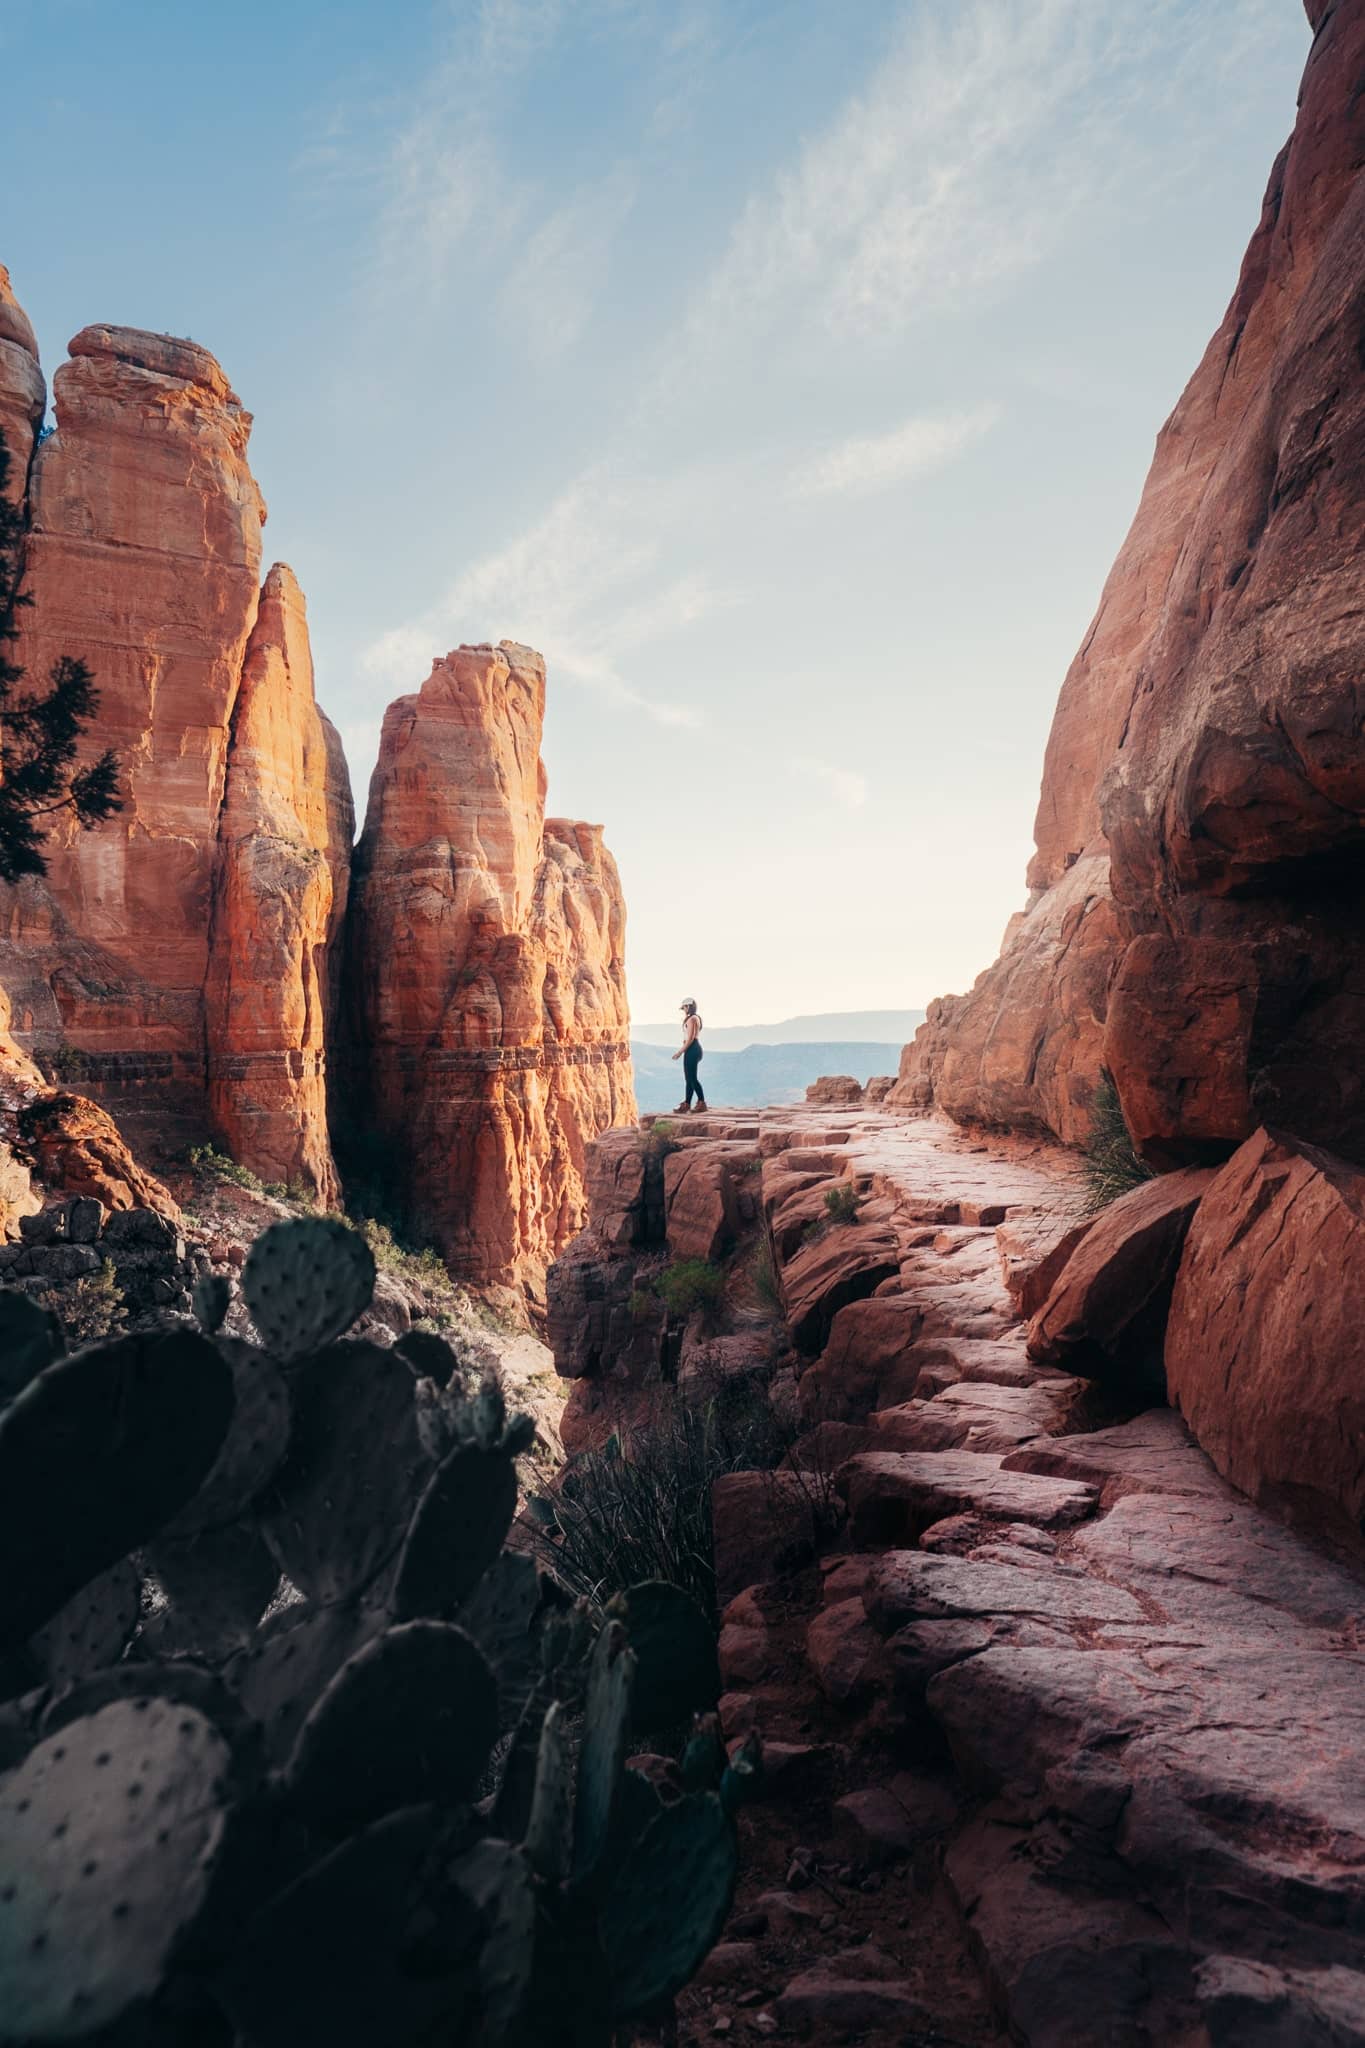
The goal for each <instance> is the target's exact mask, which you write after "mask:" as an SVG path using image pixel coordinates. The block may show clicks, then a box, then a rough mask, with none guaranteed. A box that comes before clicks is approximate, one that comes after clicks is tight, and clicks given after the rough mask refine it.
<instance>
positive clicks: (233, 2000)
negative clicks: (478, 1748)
mask: <svg viewBox="0 0 1365 2048" xmlns="http://www.w3.org/2000/svg"><path fill="white" fill-rule="evenodd" d="M466 1832H467V1830H466V1829H465V1827H464V1825H463V1824H462V1823H461V1822H459V1821H457V1820H453V1819H449V1818H447V1817H445V1816H443V1815H440V1814H438V1813H437V1812H436V1811H435V1809H434V1808H432V1807H429V1806H420V1807H409V1808H406V1809H405V1810H403V1811H402V1812H400V1813H391V1814H389V1815H388V1816H387V1818H386V1819H384V1820H381V1821H376V1822H375V1823H374V1825H373V1826H372V1827H368V1828H365V1829H364V1830H363V1831H362V1832H361V1833H360V1834H358V1835H353V1836H352V1837H351V1839H350V1840H349V1841H348V1842H343V1843H342V1844H341V1845H340V1846H339V1847H338V1848H336V1849H334V1850H333V1851H332V1852H331V1854H330V1855H328V1856H325V1857H324V1858H323V1859H322V1860H321V1862H319V1863H315V1864H313V1866H312V1867H311V1868H310V1869H308V1870H306V1871H305V1872H304V1873H303V1875H302V1876H301V1877H299V1878H296V1879H295V1881H294V1882H293V1883H292V1884H290V1885H288V1886H287V1887H286V1888H285V1890H283V1891H282V1892H280V1893H278V1894H277V1895H276V1897H275V1898H273V1899H271V1900H269V1901H268V1902H267V1903H266V1904H265V1905H264V1906H262V1907H261V1908H260V1910H259V1911H258V1912H257V1913H256V1914H255V1915H254V1916H253V1918H252V1920H251V1921H250V1922H249V1924H248V1925H247V1927H246V1929H245V1931H244V1934H243V1936H242V1938H241V1939H240V1940H239V1941H238V1942H237V1943H236V1944H235V1946H234V1952H233V1955H232V1957H231V1960H230V1962H229V1963H228V1964H227V1966H226V1967H225V1969H224V1971H223V1973H222V1976H221V1979H220V1981H219V1986H218V1988H219V1992H220V1995H221V1997H222V1999H223V2002H224V2004H225V2005H226V2006H227V2008H228V2010H229V2012H230V2013H231V2015H232V2017H233V2019H234V2020H235V2022H236V2024H237V2027H238V2029H239V2030H240V2034H241V2036H242V2037H243V2039H244V2040H245V2041H246V2042H248V2043H249V2044H250V2048H300V2044H301V2043H304V2042H316V2043H318V2044H324V2043H325V2044H326V2048H379V2044H381V2043H382V2044H383V2048H413V2044H416V2043H423V2044H427V2043H433V2044H434V2043H437V2042H455V2041H464V2040H468V2039H469V2034H468V2032H467V2030H466V2028H465V2024H464V2022H465V2019H466V2016H467V2014H468V2012H469V2008H470V2004H471V2002H472V1998H473V1992H474V1981H475V1978H474V1965H475V1953H476V1947H477V1942H478V1938H479V1934H480V1929H481V1915H480V1913H479V1910H478V1907H477V1906H476V1905H475V1903H474V1901H473V1900H472V1899H471V1898H470V1897H469V1896H468V1894H467V1893H466V1892H465V1891H463V1890H462V1889H461V1888H460V1887H459V1886H458V1885H457V1884H456V1883H455V1882H454V1881H453V1876H452V1874H451V1872H450V1863H451V1860H452V1858H453V1856H457V1855H458V1854H459V1853H460V1851H461V1850H463V1849H466V1848H467V1847H468V1846H469V1844H468V1842H467V1840H465V1839H463V1837H464V1835H465V1834H466Z"/></svg>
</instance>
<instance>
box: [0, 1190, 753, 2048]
mask: <svg viewBox="0 0 1365 2048" xmlns="http://www.w3.org/2000/svg"><path fill="white" fill-rule="evenodd" d="M374 1278H375V1266H374V1260H373V1255H372V1253H371V1252H370V1250H369V1247H368V1246H367V1245H366V1244H365V1242H364V1240H363V1239H362V1237H361V1236H360V1234H359V1233H358V1232H356V1231H354V1230H351V1229H349V1228H348V1227H346V1226H345V1225H344V1224H342V1223H341V1222H340V1220H339V1219H336V1218H327V1217H312V1218H290V1219H287V1220H285V1221H282V1222H280V1223H277V1224H275V1225H273V1226H272V1227H271V1228H270V1229H269V1230H267V1231H266V1232H265V1233H264V1234H263V1235H262V1236H261V1237H260V1238H258V1239H257V1241H256V1243H255V1244H254V1245H253V1246H252V1248H251V1251H250V1253H249V1255H248V1257H247V1260H246V1264H245V1266H244V1268H243V1271H242V1276H241V1290H242V1295H243V1298H244V1300H245V1302H246V1305H247V1307H248V1309H249V1311H250V1313H251V1316H252V1319H253V1322H254V1324H255V1326H256V1329H257V1331H258V1333H259V1335H260V1337H261V1340H262V1345H263V1347H265V1348H258V1347H256V1346H253V1345H248V1344H244V1343H242V1342H241V1341H240V1340H229V1339H222V1338H221V1337H219V1336H218V1335H217V1332H218V1331H219V1330H220V1328H221V1323H222V1312H223V1309H224V1306H225V1301H224V1292H225V1291H224V1289H223V1287H222V1286H221V1284H219V1285H211V1284H207V1283H206V1284H205V1285H203V1286H201V1287H200V1288H199V1289H197V1290H196V1302H197V1305H198V1309H199V1312H200V1314H201V1315H202V1317H203V1325H202V1327H201V1328H200V1329H198V1330H196V1329H193V1328H190V1327H185V1326H180V1327H174V1328H167V1329H165V1330H163V1331H159V1332H153V1333H149V1334H145V1335H140V1336H134V1337H123V1338H120V1339H118V1340H117V1341H115V1342H114V1343H111V1344H105V1345H103V1346H98V1347H95V1348H93V1349H90V1350H82V1351H77V1352H75V1353H73V1354H72V1355H71V1356H62V1355H58V1354H59V1353H60V1347H61V1339H60V1332H57V1331H55V1329H54V1327H53V1324H52V1319H51V1317H50V1316H48V1315H46V1314H45V1313H44V1311H43V1310H42V1308H41V1307H40V1306H39V1305H38V1304H37V1303H35V1302H33V1301H32V1300H31V1299H30V1298H29V1297H28V1296H27V1295H24V1294H22V1293H19V1292H9V1291H5V1292H2V1293H0V1367H3V1370H0V1395H7V1396H8V1397H9V1398H8V1400H7V1401H6V1402H5V1403H4V1405H0V1546H3V1547H4V1549H5V1550H6V1552H7V1554H9V1555H13V1556H17V1555H19V1554H20V1546H21V1545H22V1546H23V1548H22V1554H23V1557H24V1560H25V1563H24V1570H23V1571H22V1572H13V1573H10V1574H8V1575H6V1576H5V1578H4V1579H3V1580H2V1581H0V1655H3V1656H4V1658H5V1660H6V1671H7V1673H8V1674H9V1676H10V1678H11V1680H12V1681H14V1691H15V1696H14V1698H13V1699H12V1700H11V1701H10V1703H9V1704H8V1705H7V1707H6V1710H5V1716H4V1719H3V1726H2V1727H0V1741H2V1742H3V1762H4V1766H5V1769H6V1772H7V1777H6V1814H7V1823H8V1822H9V1821H11V1820H12V1821H13V1822H14V1825H13V1826H12V1827H10V1828H9V1833H8V1838H7V1841H6V1850H7V1857H6V1867H7V1876H8V1877H9V1879H10V1880H11V1884H10V1890H9V1892H8V1893H7V1900H8V1903H9V1906H10V1908H11V1909H12V1911H11V1918H12V1919H13V1920H14V1921H15V1923H16V1924H19V1925H21V1926H22V1928H23V1930H24V1938H23V1940H22V1941H12V1942H10V1943H9V1944H8V1950H7V1954H6V1959H5V1961H6V1970H5V1976H6V1983H5V1990H6V2010H5V2022H4V2031H5V2033H6V2035H7V2036H9V2035H10V2034H13V2035H14V2037H15V2038H19V2037H20V2036H22V2038H24V2039H25V2040H31V2041H34V2042H36V2041H39V2040H56V2039H59V2038H60V2039H74V2038H75V2037H76V2036H75V2033H74V2032H73V2026H72V2021H71V2013H72V2005H73V1988H74V1990H75V1991H76V1992H77V1993H79V2006H78V2008H77V2009H78V2011H79V2014H80V2023H79V2029H78V2031H79V2033H80V2035H81V2037H82V2038H85V2039H94V2038H96V2037H97V2036H98V2038H100V2039H101V2040H110V2041H112V2040H113V2039H114V2038H115V2036H117V2038H118V2039H119V2040H120V2041H127V2042H133V2041H136V2042H139V2043H142V2042H151V2041H155V2042H156V2043H157V2048H204V2044H205V2043H207V2042H220V2041H226V2040H228V2039H232V2040H233V2041H235V2042H236V2043H237V2044H239V2048H289V2044H292V2043H294V2042H296V2041H297V2040H298V2039H300V2038H301V2037H300V2033H299V2027H300V2024H303V2026H304V2031H305V2032H306V2033H307V2034H308V2035H309V2037H310V2038H316V2039H318V2040H319V2041H326V2042H329V2043H333V2044H336V2048H343V2044H345V2043H357V2044H359V2043H362V2042H363V2043H366V2044H369V2043H374V2042H379V2041H382V2042H383V2043H384V2044H385V2048H430V2044H431V2043H433V2042H437V2041H442V2042H445V2041H460V2042H463V2043H468V2044H469V2048H526V2044H529V2043H531V2042H535V2043H537V2044H542V2043H543V2044H545V2048H606V2044H607V2043H608V2042H609V2041H610V2039H611V2038H612V2030H613V2028H616V2029H620V2028H622V2027H625V2026H628V2025H630V2024H631V2023H632V2022H634V2021H635V2020H636V2019H640V2018H643V2017H644V2016H646V2015H649V2016H657V2015H658V2014H659V2012H660V2011H661V2010H666V2008H667V2005H668V2002H669V2000H670V1999H671V1998H672V1996H673V1994H674V1993H675V1992H676V1991H677V1990H678V1989H679V1988H680V1987H681V1986H682V1984H683V1983H685V1982H686V1981H687V1979H688V1978H689V1977H690V1976H691V1975H692V1973H693V1972H694V1971H695V1970H696V1968H697V1967H698V1966H699V1964H700V1963H701V1962H702V1960H703V1959H704V1957H705V1955H706V1953H707V1951H708V1949H709V1948H710V1947H711V1945H712V1943H713V1942H714V1941H715V1939H716V1937H717V1935H718V1933H719V1931H720V1928H721V1925H722V1924H723V1921H724V1919H725V1916H726V1913H727V1912H728V1910H729V1905H730V1901H731V1898H732V1896H733V1890H734V1882H735V1872H736V1861H737V1849H736V1840H735V1833H734V1827H733V1819H732V1815H733V1809H734V1806H735V1804H736V1803H737V1801H738V1799H739V1798H740V1797H741V1795H742V1794H743V1793H744V1791H745V1789H746V1786H747V1784H748V1783H750V1782H751V1781H752V1764H753V1759H752V1757H750V1758H748V1759H743V1758H742V1759H739V1760H737V1761H734V1762H731V1763H730V1764H729V1765H728V1766H727V1764H726V1759H725V1756H724V1752H723V1750H722V1749H720V1746H719V1744H718V1743H716V1742H714V1741H713V1740H711V1737H710V1734H709V1732H708V1734H707V1735H706V1736H704V1737H703V1738H702V1740H701V1745H700V1747H694V1745H692V1744H689V1748H688V1757H687V1759H685V1771H684V1776H685V1783H686V1788H687V1789H686V1790H685V1792H684V1794H683V1796H682V1797H681V1799H680V1800H678V1801H677V1802H676V1803H674V1804H672V1805H670V1806H668V1807H665V1806H664V1805H663V1804H662V1802H661V1800H660V1799H659V1797H658V1795H657V1793H656V1792H655V1791H654V1788H653V1786H652V1785H651V1784H650V1782H649V1781H648V1780H647V1779H645V1778H643V1777H641V1776H637V1775H636V1774H633V1773H631V1772H628V1771H626V1770H625V1768H624V1758H625V1757H626V1755H627V1754H628V1749H629V1742H630V1738H631V1735H632V1733H633V1732H638V1731H639V1730H640V1729H641V1728H643V1727H646V1726H659V1725H665V1724H671V1723H679V1724H681V1723H685V1722H686V1721H687V1719H688V1718H689V1717H690V1716H691V1715H692V1714H693V1713H695V1712H698V1711H702V1710H706V1709H709V1708H710V1707H712V1706H713V1705H714V1702H715V1699H716V1697H717V1694H718V1691H719V1673H718V1671H717V1669H716V1662H715V1647H714V1638H713V1636H712V1633H711V1630H710V1628H709V1627H708V1625H707V1622H706V1619H705V1617H704V1616H703V1614H702V1613H701V1611H700V1610H699V1609H698V1607H697V1606H696V1604H695V1603H694V1602H692V1601H691V1600H689V1599H688V1598H687V1596H686V1595H685V1594H684V1593H682V1592H681V1591H680V1590H679V1589H678V1588H677V1587H675V1586H672V1585H667V1584H660V1583H658V1582H653V1583H636V1584H633V1585H631V1586H629V1587H628V1588H627V1589H626V1590H625V1591H624V1593H623V1595H622V1596H621V1597H620V1599H619V1600H618V1601H617V1602H614V1603H612V1606H611V1609H610V1611H609V1612H606V1613H605V1614H603V1613H598V1612H595V1611H594V1610H592V1609H590V1608H589V1606H588V1604H587V1603H586V1602H580V1603H576V1604H571V1603H569V1602H567V1601H566V1599H565V1597H564V1596H563V1594H562V1593H560V1592H559V1591H558V1590H556V1589H552V1588H550V1587H549V1586H548V1585H547V1583H546V1582H545V1581H544V1580H543V1579H542V1577H541V1575H540V1574H539V1573H538V1571H537V1569H536V1567H535V1564H534V1563H533V1561H532V1560H531V1559H530V1558H529V1557H527V1556H525V1555H523V1554H521V1553H518V1552H515V1551H511V1550H508V1549H507V1548H506V1547H505V1545H506V1542H507V1539H508V1536H509V1533H510V1531H511V1528H512V1524H513V1520H514V1517H515V1515H516V1512H517V1501H518V1481H517V1459H518V1457H519V1455H520V1454H521V1453H522V1452H523V1451H525V1450H526V1449H527V1447H528V1446H529V1444H530V1442H531V1439H532V1437H533V1435H534V1429H533V1425H532V1424H531V1422H530V1420H529V1418H527V1417H524V1416H516V1415H510V1416H509V1415H508V1413H507V1410H506V1407H505V1404H504V1403H503V1401H502V1398H501V1395H500V1393H499V1390H498V1389H497V1388H496V1386H493V1385H490V1384H489V1383H488V1382H487V1381H486V1380H481V1381H480V1383H479V1385H478V1387H477V1388H476V1389H475V1390H474V1392H473V1393H472V1394H470V1395H469V1396H468V1398H465V1397H464V1395H463V1393H462V1391H461V1389H460V1386H459V1382H460V1380H461V1376H462V1371H463V1368H462V1364H461V1360H460V1358H459V1356H458V1355H457V1353H456V1352H455V1351H454V1350H452V1349H451V1347H449V1346H448V1345H445V1344H443V1343H442V1341H441V1340H440V1339H439V1338H434V1337H432V1336H431V1335H429V1334H425V1335H422V1336H420V1337H419V1338H417V1339H416V1340H415V1341H414V1340H413V1338H412V1337H411V1336H409V1337H405V1338H403V1339H400V1341H399V1343H398V1345H396V1346H395V1347H394V1349H393V1350H391V1351H383V1350H379V1349H377V1348H376V1347H375V1346H373V1345H370V1344H367V1343H365V1342H363V1341H359V1340H355V1339H348V1338H347V1336H346V1334H345V1333H346V1331H347V1330H348V1329H349V1328H350V1327H351V1325H352V1324H353V1322H354V1321H355V1319H356V1318H357V1317H358V1316H359V1315H361V1314H363V1313H364V1311H365V1309H366V1308H367V1307H368V1305H369V1302H370V1299H371V1296H372V1292H373V1286H374ZM424 1384H425V1385H427V1386H431V1387H437V1388H439V1389H441V1390H442V1391H444V1392H446V1393H447V1394H448V1399H446V1401H445V1402H444V1404H443V1412H444V1415H445V1420H446V1423H447V1424H448V1429H447V1431H446V1433H445V1434H444V1435H443V1436H442V1438H441V1440H440V1442H439V1443H434V1442H432V1441H431V1439H430V1435H429V1433H428V1432H424V1430H423V1428H422V1426H421V1421H420V1396H419V1389H420V1388H421V1387H422V1386H423V1385H424ZM111 1386H113V1387H116V1388H117V1389H118V1391H119V1399H118V1400H117V1401H112V1400H111V1399H110V1398H109V1389H110V1387H111ZM452 1389H453V1391H452ZM64 1466H65V1467H69V1469H70V1472H71V1474H72V1476H73V1484H72V1485H70V1486H62V1485H61V1484H60V1483H55V1482H57V1481H58V1480H59V1478H60V1474H61V1472H62V1470H63V1468H64ZM144 1566H145V1571H146V1574H147V1578H148V1581H150V1582H154V1584H155V1588H156V1592H155V1597H154V1598H149V1599H146V1600H144V1599H143V1598H142V1591H143V1571H144ZM282 1572H283V1573H284V1575H285V1576H286V1578H287V1579H288V1581H289V1582H290V1583H291V1585H292V1587H293V1588H294V1589H295V1591H296V1594H297V1596H298V1597H297V1598H294V1599H292V1600H291V1601H290V1602H289V1603H288V1604H285V1603H284V1602H281V1601H279V1600H277V1599H275V1598H274V1595H275V1591H276V1587H277V1584H278V1582H279V1579H280V1574H281V1573H282ZM135 1636H137V1637H138V1646H137V1656H136V1659H135V1660H128V1659H127V1658H126V1656H125V1652H126V1651H127V1649H128V1648H129V1646H130V1644H131V1643H132V1641H133V1639H134V1637H135ZM703 1752H704V1754H703ZM110 1765H112V1769H107V1768H105V1767H107V1766H110ZM703 1765H704V1768H703ZM120 1772H122V1773H123V1775H122V1776H121V1777H120V1776H119V1775H118V1774H119V1773H120ZM106 1782H117V1783H118V1784H119V1785H132V1786H133V1787H134V1789H135V1790H136V1791H137V1792H138V1794H139V1795H141V1796H140V1797H138V1798H137V1799H133V1798H131V1797H130V1798H129V1799H127V1800H123V1799H119V1800H117V1801H115V1802H114V1804H113V1805H111V1804H110V1801H109V1798H108V1796H107V1794H102V1788H103V1787H104V1786H105V1785H106ZM481 1793H482V1794H486V1796H485V1797H480V1796H479V1795H480V1794H481ZM476 1798H477V1799H478V1804H477V1805H476V1804H475V1800H476ZM223 1845H227V1846H226V1848H224V1846H223ZM130 1896H131V1897H133V1898H135V1899H137V1900H138V1901H140V1902H141V1903H140V1907H139V1910H138V1911H137V1912H136V1913H135V1914H134V1915H133V1916H132V1918H131V1919H129V1920H127V1923H126V1928H125V1930H124V1932H122V1933H121V1935H120V1939H119V1940H118V1941H117V1942H105V1941H101V1942H98V1943H96V1942H92V1941H91V1940H90V1939H89V1930H90V1928H91V1927H92V1926H100V1925H105V1924H107V1923H108V1922H110V1921H111V1920H113V1919H116V1918H124V1917H125V1915H126V1912H127V1908H126V1901H127V1899H128V1898H129V1897H130ZM301 2015H305V2016H306V2019H305V2020H304V2021H302V2022H301V2020H300V2016H301Z"/></svg>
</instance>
